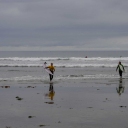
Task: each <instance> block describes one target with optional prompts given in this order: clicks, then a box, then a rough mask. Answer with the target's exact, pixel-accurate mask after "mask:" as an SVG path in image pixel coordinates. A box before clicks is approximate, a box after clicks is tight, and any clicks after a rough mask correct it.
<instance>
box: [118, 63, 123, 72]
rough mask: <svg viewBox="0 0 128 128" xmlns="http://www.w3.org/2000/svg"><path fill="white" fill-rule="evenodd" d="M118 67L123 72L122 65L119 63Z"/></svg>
mask: <svg viewBox="0 0 128 128" xmlns="http://www.w3.org/2000/svg"><path fill="white" fill-rule="evenodd" d="M119 67H120V70H121V71H122V72H123V71H124V69H123V66H122V65H120V64H119Z"/></svg>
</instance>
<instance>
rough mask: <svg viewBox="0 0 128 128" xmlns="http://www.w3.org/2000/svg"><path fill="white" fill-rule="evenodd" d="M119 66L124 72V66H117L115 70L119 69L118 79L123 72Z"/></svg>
mask: <svg viewBox="0 0 128 128" xmlns="http://www.w3.org/2000/svg"><path fill="white" fill-rule="evenodd" d="M120 66H122V68H123V71H124V66H123V65H122V64H118V66H117V68H116V70H117V69H118V68H119V75H120V77H122V73H123V71H122V70H121V68H120Z"/></svg>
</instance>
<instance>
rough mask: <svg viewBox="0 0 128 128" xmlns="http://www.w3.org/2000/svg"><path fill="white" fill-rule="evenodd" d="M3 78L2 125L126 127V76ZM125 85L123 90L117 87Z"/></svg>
mask: <svg viewBox="0 0 128 128" xmlns="http://www.w3.org/2000/svg"><path fill="white" fill-rule="evenodd" d="M51 85H53V88H52V91H51V90H50V91H49V87H50V84H49V82H46V81H45V82H42V83H38V82H35V83H34V82H33V83H29V82H26V83H20V82H2V83H1V84H0V101H1V107H0V113H1V114H0V127H1V128H39V127H48V128H57V127H58V128H59V127H61V128H65V127H66V128H78V127H79V128H85V127H86V128H94V127H95V128H108V127H111V128H120V127H122V128H127V125H128V122H127V117H128V111H127V109H128V100H127V93H128V90H127V85H128V82H127V79H123V80H122V83H121V84H120V80H119V79H101V80H100V79H90V80H77V81H73V80H72V81H70V80H69V81H62V82H56V81H54V82H53V84H51ZM120 86H122V87H124V91H123V92H122V94H119V93H117V90H118V88H119V87H120Z"/></svg>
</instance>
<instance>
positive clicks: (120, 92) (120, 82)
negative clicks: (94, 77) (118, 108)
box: [116, 79, 125, 96]
mask: <svg viewBox="0 0 128 128" xmlns="http://www.w3.org/2000/svg"><path fill="white" fill-rule="evenodd" d="M124 88H125V87H124V86H123V80H122V79H120V80H119V86H118V88H116V90H117V93H118V94H119V96H120V95H121V94H122V93H124Z"/></svg>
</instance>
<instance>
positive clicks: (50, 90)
mask: <svg viewBox="0 0 128 128" xmlns="http://www.w3.org/2000/svg"><path fill="white" fill-rule="evenodd" d="M54 96H55V91H54V87H53V83H50V85H49V92H48V93H46V94H45V97H48V98H49V99H50V100H51V101H49V102H45V103H47V104H54V102H53V98H54Z"/></svg>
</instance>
